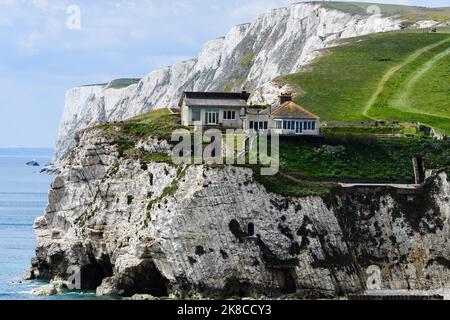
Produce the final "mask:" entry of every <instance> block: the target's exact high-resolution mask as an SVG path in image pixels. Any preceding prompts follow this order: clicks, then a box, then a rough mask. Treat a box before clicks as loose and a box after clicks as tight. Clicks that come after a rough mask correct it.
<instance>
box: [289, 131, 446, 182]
mask: <svg viewBox="0 0 450 320" xmlns="http://www.w3.org/2000/svg"><path fill="white" fill-rule="evenodd" d="M417 155H423V156H424V157H425V158H426V166H427V168H442V167H446V166H449V165H450V142H448V141H433V140H431V139H406V138H405V139H402V138H394V139H393V138H390V139H375V138H374V137H371V136H370V135H368V136H339V135H335V136H329V137H327V138H326V140H325V142H319V141H306V140H297V141H295V142H293V141H282V142H281V146H280V164H281V171H282V172H285V173H289V174H294V176H299V177H314V178H319V179H323V180H327V179H336V180H340V181H342V180H347V179H348V180H374V181H377V180H379V181H393V182H394V181H396V182H403V183H411V182H413V178H414V173H413V167H412V158H413V157H414V156H417Z"/></svg>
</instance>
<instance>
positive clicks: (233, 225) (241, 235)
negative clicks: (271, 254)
mask: <svg viewBox="0 0 450 320" xmlns="http://www.w3.org/2000/svg"><path fill="white" fill-rule="evenodd" d="M228 227H229V229H230V231H231V233H232V234H233V235H234V236H235V237H236V238H237V239H239V242H241V243H242V242H244V240H245V238H247V237H248V234H247V233H246V232H244V231H242V230H241V225H240V224H239V222H238V221H237V220H235V219H233V220H231V221H230V224H229V226H228Z"/></svg>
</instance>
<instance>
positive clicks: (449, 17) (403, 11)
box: [314, 1, 450, 22]
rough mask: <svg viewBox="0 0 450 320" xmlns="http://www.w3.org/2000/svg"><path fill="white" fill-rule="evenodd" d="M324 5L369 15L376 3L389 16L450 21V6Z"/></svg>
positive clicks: (345, 3)
mask: <svg viewBox="0 0 450 320" xmlns="http://www.w3.org/2000/svg"><path fill="white" fill-rule="evenodd" d="M314 2H315V3H320V4H321V5H322V6H323V7H326V8H329V9H338V10H341V11H344V12H347V13H350V14H358V15H369V14H372V13H371V12H368V10H367V9H368V8H370V7H371V6H373V5H376V6H378V7H379V8H380V13H381V14H383V15H387V16H399V17H400V18H403V19H406V20H408V21H410V22H416V21H421V20H437V21H443V22H447V21H450V7H446V8H424V7H414V6H405V5H395V4H380V3H365V2H320V1H314Z"/></svg>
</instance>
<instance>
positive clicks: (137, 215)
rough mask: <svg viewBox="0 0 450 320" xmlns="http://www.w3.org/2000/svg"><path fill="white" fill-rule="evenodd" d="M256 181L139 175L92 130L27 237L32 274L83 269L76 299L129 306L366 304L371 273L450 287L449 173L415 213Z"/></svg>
mask: <svg viewBox="0 0 450 320" xmlns="http://www.w3.org/2000/svg"><path fill="white" fill-rule="evenodd" d="M147 143H150V142H147ZM155 143H156V142H155ZM149 147H150V148H151V146H149ZM95 148H97V149H96V150H97V151H98V152H92V150H93V149H95ZM88 158H90V159H88ZM92 163H97V165H96V166H97V169H96V170H95V171H90V164H92ZM112 171H114V172H117V173H116V174H108V175H104V174H103V173H104V172H112ZM180 171H184V174H183V178H182V179H179V178H178V177H179V176H180V174H179V173H180ZM150 174H151V176H152V179H151V178H150ZM252 177H253V171H252V170H251V169H248V168H242V167H231V166H224V167H207V166H202V165H199V166H187V167H177V166H174V165H171V164H167V163H148V165H147V166H146V167H145V168H143V167H142V165H141V163H140V161H139V160H135V159H123V158H120V159H119V158H118V156H117V152H116V149H115V147H114V146H113V145H111V144H109V143H108V142H107V141H105V140H104V138H103V137H102V136H101V135H99V131H98V130H97V129H93V130H86V131H84V132H82V133H80V135H79V142H78V146H77V147H76V148H75V149H74V151H73V153H72V154H71V156H70V157H69V158H68V159H67V160H65V162H64V166H63V169H62V170H61V172H60V174H59V175H58V179H59V182H58V184H55V185H54V187H55V188H57V189H52V190H50V193H49V204H48V207H47V209H46V211H45V215H44V217H42V218H39V219H38V220H37V221H38V222H39V223H36V225H35V227H36V229H35V231H36V234H37V250H36V257H35V258H34V259H33V267H34V268H35V270H37V271H38V273H37V272H35V273H34V274H35V275H36V276H37V278H38V279H67V278H68V274H67V273H68V271H67V270H68V268H69V266H80V268H81V281H82V286H83V289H92V290H96V289H97V294H98V295H99V296H104V295H107V296H109V295H121V296H128V297H131V296H133V295H135V294H146V295H151V296H154V297H168V296H170V295H173V296H175V297H181V298H186V297H197V296H201V297H206V298H228V297H234V296H239V297H251V298H258V297H261V296H270V297H275V298H276V297H279V296H288V297H289V298H293V299H294V298H302V297H316V298H335V297H337V296H342V295H346V294H353V293H359V292H364V291H365V290H366V289H367V282H368V281H367V280H368V279H372V277H374V276H377V275H378V274H377V273H373V272H372V271H373V270H375V271H377V270H379V275H380V277H381V278H380V281H379V282H377V283H379V284H380V287H381V289H383V290H402V289H405V288H406V289H407V288H410V289H413V290H436V289H443V288H442V286H443V284H450V269H449V268H448V267H447V263H448V261H450V237H449V229H450V227H449V225H450V223H449V222H450V221H449V219H450V183H449V178H448V177H449V172H447V171H438V172H436V173H435V175H434V176H432V177H430V178H429V179H428V180H427V183H426V184H425V186H424V187H423V189H422V190H420V192H418V194H416V195H415V197H413V198H412V199H410V201H408V197H406V196H405V195H404V194H402V193H401V192H400V191H398V190H393V189H391V188H373V189H368V188H353V189H336V190H334V191H332V192H331V194H330V195H329V196H327V197H325V198H321V197H303V198H293V197H288V198H286V197H282V196H280V195H276V194H273V193H271V192H268V191H267V190H266V188H265V187H264V186H262V185H260V184H259V183H257V182H256V181H255V180H254V179H253V178H252ZM204 185H207V187H203V186H204ZM168 190H170V192H169V191H168ZM163 194H164V196H163ZM130 196H131V197H132V198H133V201H131V202H130V201H128V199H129V197H130ZM44 221H45V223H44ZM53 230H59V231H60V233H59V236H58V237H54V233H53ZM250 230H251V233H252V235H250ZM369 267H372V268H369ZM302 288H308V290H304V289H302ZM447 289H448V288H447ZM55 290H56V291H57V288H55V287H54V286H47V287H46V288H44V289H43V290H40V291H39V292H43V293H45V294H47V293H52V294H54V292H55Z"/></svg>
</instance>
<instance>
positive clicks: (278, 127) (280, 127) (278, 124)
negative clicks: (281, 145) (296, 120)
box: [277, 121, 283, 129]
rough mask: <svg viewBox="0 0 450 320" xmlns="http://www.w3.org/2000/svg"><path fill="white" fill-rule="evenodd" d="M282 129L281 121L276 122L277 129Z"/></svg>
mask: <svg viewBox="0 0 450 320" xmlns="http://www.w3.org/2000/svg"><path fill="white" fill-rule="evenodd" d="M282 128H283V121H277V129H282Z"/></svg>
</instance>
